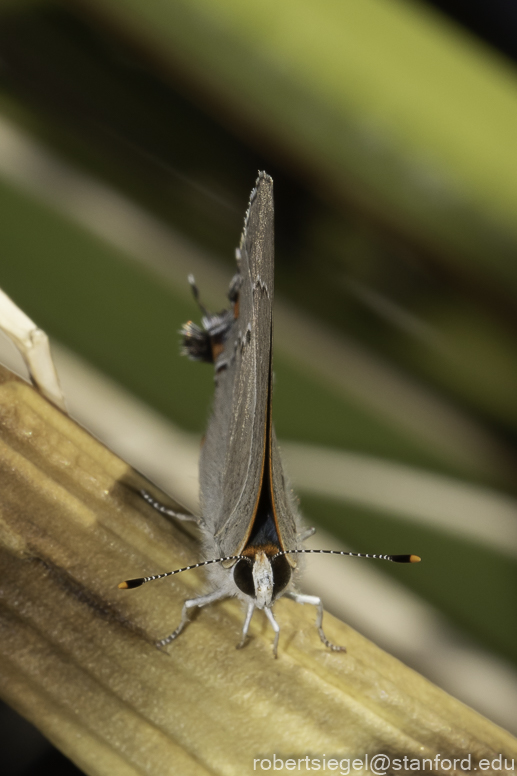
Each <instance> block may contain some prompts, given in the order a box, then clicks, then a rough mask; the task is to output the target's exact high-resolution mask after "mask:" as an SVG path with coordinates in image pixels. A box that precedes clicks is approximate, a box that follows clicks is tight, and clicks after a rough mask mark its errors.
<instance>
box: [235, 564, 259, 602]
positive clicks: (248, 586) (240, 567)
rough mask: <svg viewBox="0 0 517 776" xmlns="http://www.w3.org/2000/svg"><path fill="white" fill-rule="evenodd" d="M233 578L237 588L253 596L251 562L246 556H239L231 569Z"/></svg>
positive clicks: (253, 586)
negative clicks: (239, 558)
mask: <svg viewBox="0 0 517 776" xmlns="http://www.w3.org/2000/svg"><path fill="white" fill-rule="evenodd" d="M233 580H234V582H235V584H236V585H237V587H238V588H239V590H242V592H243V593H246V595H250V596H252V597H253V598H255V585H254V583H253V564H252V562H251V560H248V559H247V558H241V560H238V561H237V563H236V564H235V568H234V570H233Z"/></svg>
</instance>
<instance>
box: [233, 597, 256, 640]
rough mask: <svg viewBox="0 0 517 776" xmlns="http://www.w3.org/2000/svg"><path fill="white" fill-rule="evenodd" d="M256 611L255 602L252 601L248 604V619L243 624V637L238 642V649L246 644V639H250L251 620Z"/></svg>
mask: <svg viewBox="0 0 517 776" xmlns="http://www.w3.org/2000/svg"><path fill="white" fill-rule="evenodd" d="M254 611H255V604H254V603H253V602H251V603H249V604H248V611H247V612H246V619H245V620H244V625H243V626H242V638H241V640H240V641H239V643H238V644H237V646H236V649H242V648H243V646H244V645H245V644H246V641H247V640H248V628H249V627H250V622H251V618H252V616H253V612H254Z"/></svg>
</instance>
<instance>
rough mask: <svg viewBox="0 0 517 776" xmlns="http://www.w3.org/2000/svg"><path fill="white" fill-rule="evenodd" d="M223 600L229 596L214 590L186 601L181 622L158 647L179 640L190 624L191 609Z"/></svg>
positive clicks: (157, 644)
mask: <svg viewBox="0 0 517 776" xmlns="http://www.w3.org/2000/svg"><path fill="white" fill-rule="evenodd" d="M221 598H228V594H227V593H226V592H224V591H221V590H213V591H212V592H211V593H208V594H207V595H200V596H198V597H197V598H190V599H189V600H188V601H185V603H184V604H183V610H182V612H181V622H180V624H179V625H178V627H177V628H176V630H174V631H173V632H172V633H171V634H170V635H169V636H166V637H165V638H164V639H160V641H157V642H156V646H157V647H165V646H167V644H170V643H171V641H174V639H177V638H178V636H179V635H180V633H181V632H182V631H183V630H184V629H185V627H186V626H187V625H188V623H189V622H190V615H189V612H190V610H191V609H193V608H194V607H195V606H197V607H198V608H199V609H201V608H202V607H203V606H208V605H209V604H213V603H215V601H220V600H221Z"/></svg>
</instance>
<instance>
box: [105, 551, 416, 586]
mask: <svg viewBox="0 0 517 776" xmlns="http://www.w3.org/2000/svg"><path fill="white" fill-rule="evenodd" d="M257 549H259V548H257ZM309 553H311V554H319V555H348V556H349V557H351V558H373V559H374V560H388V561H391V562H392V563H420V561H421V560H422V559H421V558H420V557H419V556H418V555H372V554H370V553H367V552H345V551H343V550H283V551H281V552H277V553H276V554H275V555H273V556H272V558H271V560H274V559H275V558H278V557H279V556H280V555H302V554H309ZM243 558H245V559H246V560H249V561H251V558H250V557H249V555H228V556H227V557H226V558H213V559H212V560H204V561H201V563H194V564H193V565H192V566H184V567H183V568H182V569H175V571H167V572H165V573H164V574H154V575H153V576H150V577H138V578H137V579H126V581H125V582H121V583H120V584H119V585H118V587H119V589H120V590H128V589H132V588H134V587H140V586H141V585H145V583H146V582H154V581H155V580H156V579H163V578H164V577H172V576H173V575H174V574H181V573H182V572H183V571H191V570H192V569H198V568H201V566H209V565H210V564H211V563H224V561H228V560H241V559H243Z"/></svg>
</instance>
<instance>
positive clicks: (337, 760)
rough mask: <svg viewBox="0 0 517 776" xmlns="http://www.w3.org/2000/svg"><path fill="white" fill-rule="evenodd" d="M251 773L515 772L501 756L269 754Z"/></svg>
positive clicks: (382, 775) (515, 763) (343, 775)
mask: <svg viewBox="0 0 517 776" xmlns="http://www.w3.org/2000/svg"><path fill="white" fill-rule="evenodd" d="M253 770H254V771H257V772H259V773H261V772H264V771H266V772H267V771H273V772H275V771H276V772H277V773H278V772H282V771H283V772H284V773H285V772H292V771H294V772H296V771H297V772H298V773H310V772H312V771H320V772H323V773H325V772H327V773H336V774H340V776H348V774H353V773H358V772H359V771H361V772H362V773H372V774H373V775H374V776H387V774H392V773H409V772H412V773H415V772H417V773H418V772H419V771H420V772H422V771H424V772H427V773H462V772H463V773H479V774H483V773H491V774H492V773H497V774H501V776H504V774H505V773H515V771H516V770H517V759H515V760H514V759H513V758H510V757H505V756H504V755H502V754H499V755H497V756H495V757H486V758H481V759H479V760H474V758H473V757H472V755H470V754H467V755H465V756H464V757H443V756H442V755H441V754H437V755H435V756H434V757H421V758H418V757H390V756H389V755H387V754H374V755H367V754H365V755H364V756H363V757H354V758H349V757H330V756H329V757H327V755H321V756H320V757H312V756H311V755H306V756H305V757H279V756H278V755H276V754H271V755H268V756H263V757H255V758H254V759H253Z"/></svg>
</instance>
